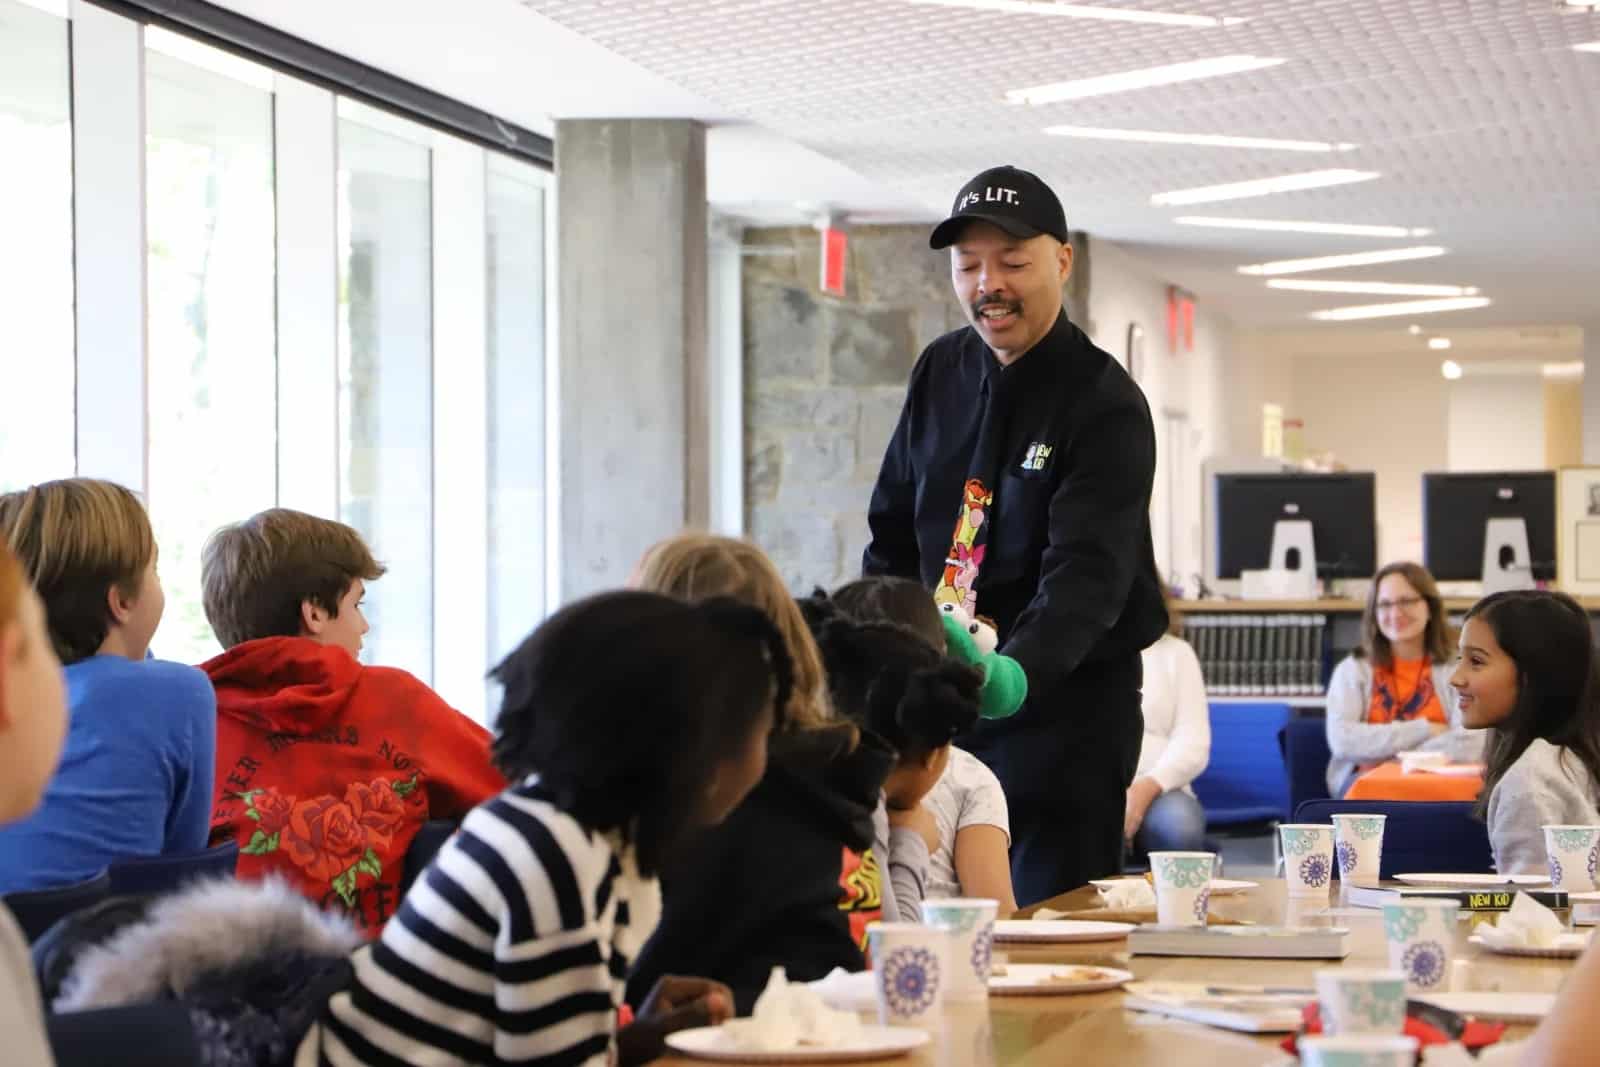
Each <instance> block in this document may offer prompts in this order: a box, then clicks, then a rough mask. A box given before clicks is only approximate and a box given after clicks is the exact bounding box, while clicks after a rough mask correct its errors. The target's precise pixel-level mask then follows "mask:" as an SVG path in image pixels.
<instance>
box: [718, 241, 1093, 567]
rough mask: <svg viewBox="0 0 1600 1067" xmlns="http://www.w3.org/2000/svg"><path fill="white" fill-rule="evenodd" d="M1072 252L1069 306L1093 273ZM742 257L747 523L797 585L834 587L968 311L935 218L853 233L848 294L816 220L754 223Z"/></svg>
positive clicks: (856, 561)
mask: <svg viewBox="0 0 1600 1067" xmlns="http://www.w3.org/2000/svg"><path fill="white" fill-rule="evenodd" d="M1074 247H1075V248H1077V249H1078V255H1079V261H1078V269H1075V270H1074V272H1073V274H1074V277H1073V284H1071V285H1070V286H1069V290H1068V296H1069V300H1070V301H1071V304H1069V314H1070V313H1071V310H1070V308H1071V306H1082V305H1080V304H1079V303H1078V302H1079V301H1083V302H1085V303H1086V301H1087V280H1088V277H1089V272H1088V270H1087V269H1086V268H1087V266H1088V264H1087V260H1088V257H1087V255H1086V254H1085V253H1086V251H1087V249H1086V248H1085V247H1081V246H1080V242H1079V241H1077V240H1076V239H1075V240H1074ZM743 252H744V256H743V260H742V270H741V281H742V286H741V288H742V300H743V303H744V383H745V402H744V419H745V529H746V531H747V532H748V533H749V536H750V537H751V538H752V539H754V540H755V541H756V542H757V543H758V544H760V545H761V546H762V547H763V548H764V549H766V551H767V553H768V554H769V555H771V556H772V558H773V560H774V561H775V562H776V563H777V565H778V568H779V570H780V571H781V572H782V574H783V576H784V580H785V581H786V582H788V584H789V586H790V588H791V589H793V590H795V591H797V592H809V591H810V590H811V588H812V587H813V586H816V585H822V586H824V587H826V588H830V589H831V588H834V587H835V586H837V585H839V584H841V583H842V582H845V581H848V580H849V579H851V578H853V577H855V576H856V575H857V574H859V573H860V568H861V552H862V549H863V548H865V547H866V543H867V518H866V516H867V501H868V498H869V497H870V496H871V493H872V485H873V482H874V481H875V480H876V479H877V475H878V466H879V464H880V463H882V461H883V451H884V447H885V446H886V445H887V444H888V441H889V435H890V434H891V433H892V432H893V430H894V426H895V422H896V420H897V419H898V418H899V415H900V405H901V403H902V401H903V399H904V396H905V386H906V380H907V378H908V377H909V376H910V373H911V366H912V364H913V363H915V362H916V358H917V355H918V353H920V352H921V351H922V348H923V346H925V345H926V344H927V343H928V342H930V341H932V340H933V339H934V338H936V337H938V336H939V335H940V334H942V333H945V332H947V331H949V330H953V329H956V328H958V327H960V326H962V325H964V324H965V322H966V320H965V318H964V317H963V315H962V313H961V309H960V308H959V307H958V306H957V305H956V301H955V298H954V296H953V295H952V293H951V290H950V272H949V261H948V258H947V255H946V254H945V253H942V252H934V251H932V250H930V249H929V248H928V227H927V226H925V225H916V226H864V227H858V228H855V229H852V230H851V231H850V246H849V260H848V264H847V269H846V289H845V295H844V297H842V298H838V297H833V296H825V295H823V293H822V292H821V290H820V288H819V286H818V282H819V274H820V263H819V259H818V257H819V253H820V239H819V237H818V234H817V231H816V230H814V229H811V228H810V227H804V228H785V229H771V228H769V229H749V230H746V231H745V233H744V239H743ZM1080 270H1081V276H1080V273H1079V272H1080ZM951 507H952V509H953V508H954V507H955V505H954V504H953V503H952V505H951ZM953 513H954V512H953V511H952V514H953Z"/></svg>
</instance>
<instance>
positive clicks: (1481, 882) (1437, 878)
mask: <svg viewBox="0 0 1600 1067" xmlns="http://www.w3.org/2000/svg"><path fill="white" fill-rule="evenodd" d="M1394 880H1395V881H1397V882H1404V883H1405V884H1406V885H1436V886H1458V885H1459V886H1467V887H1468V888H1472V889H1478V888H1481V887H1483V886H1491V885H1521V886H1541V885H1549V884H1550V879H1549V878H1547V877H1545V876H1544V875H1542V874H1397V875H1395V876H1394Z"/></svg>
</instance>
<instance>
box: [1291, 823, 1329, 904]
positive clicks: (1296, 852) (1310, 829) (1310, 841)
mask: <svg viewBox="0 0 1600 1067" xmlns="http://www.w3.org/2000/svg"><path fill="white" fill-rule="evenodd" d="M1278 837H1279V840H1280V841H1281V842H1282V844H1283V880H1284V882H1286V883H1287V884H1288V888H1289V895H1290V896H1291V897H1326V896H1327V895H1328V887H1329V886H1330V885H1332V884H1333V827H1332V826H1328V825H1325V824H1323V823H1284V824H1283V825H1282V826H1279V827H1278Z"/></svg>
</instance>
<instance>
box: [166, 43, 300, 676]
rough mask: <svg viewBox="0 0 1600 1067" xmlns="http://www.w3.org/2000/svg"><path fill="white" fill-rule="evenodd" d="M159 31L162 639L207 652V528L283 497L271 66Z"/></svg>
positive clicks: (173, 650)
mask: <svg viewBox="0 0 1600 1067" xmlns="http://www.w3.org/2000/svg"><path fill="white" fill-rule="evenodd" d="M147 40H148V41H149V42H150V47H149V48H148V49H147V52H146V60H145V62H146V68H145V69H146V80H147V86H146V108H147V114H148V120H147V121H148V130H147V142H146V144H147V155H146V163H145V166H146V183H147V194H146V195H147V197H148V216H147V223H146V225H147V227H148V234H149V257H148V263H149V276H148V277H149V281H148V293H149V297H148V299H149V345H150V349H149V360H150V364H149V415H150V417H149V438H150V446H149V447H150V453H149V472H150V482H149V500H150V517H151V522H152V524H153V525H154V526H155V533H156V542H157V544H158V545H159V546H160V550H161V574H162V582H163V585H164V586H165V588H166V593H167V612H166V616H165V618H164V619H163V622H162V626H161V630H160V633H159V634H158V636H157V639H156V645H155V651H156V654H157V655H159V656H162V657H164V658H168V659H180V660H185V661H188V662H198V661H199V660H202V659H204V658H206V657H208V656H211V655H214V654H215V653H216V652H217V651H218V646H217V643H216V639H215V637H214V636H213V635H212V632H211V627H210V624H209V623H207V622H206V618H205V613H204V611H203V609H202V606H201V599H200V554H201V549H202V548H203V547H204V545H205V540H206V538H207V537H208V536H209V535H210V534H211V532H212V531H213V530H214V529H216V528H217V527H218V526H221V525H223V524H224V523H228V522H233V521H237V520H239V519H242V518H245V517H246V516H248V515H251V514H253V513H255V512H257V511H260V510H262V509H263V508H269V507H272V506H273V504H274V503H275V501H276V499H277V405H276V395H277V387H276V381H277V376H276V350H277V346H276V340H275V298H274V277H275V273H276V268H275V258H276V255H275V246H274V241H275V238H274V225H273V176H272V158H273V157H272V152H273V130H272V95H271V93H270V91H268V89H267V88H266V87H267V86H270V84H271V82H270V75H267V74H266V73H265V72H263V71H260V69H259V68H255V67H252V66H250V65H248V64H246V65H244V66H242V67H240V66H238V63H239V61H237V60H235V59H233V58H232V57H231V56H226V55H223V54H222V53H218V52H214V51H212V50H211V49H206V48H203V47H202V46H199V45H196V44H193V43H192V42H188V41H184V40H182V39H181V38H174V37H172V35H170V34H161V33H160V32H159V31H154V30H152V31H150V35H149V37H148V38H147ZM158 49H163V50H158ZM169 52H172V53H176V54H177V55H182V56H183V57H184V58H182V59H180V58H176V56H175V55H174V54H168V53H169ZM197 63H198V64H204V66H202V65H197ZM207 67H210V68H211V69H206V68H207ZM220 71H230V72H234V73H237V74H238V75H239V76H240V77H243V78H246V79H249V80H250V81H253V82H255V84H247V82H246V81H242V80H239V77H233V76H230V75H229V73H221V72H220Z"/></svg>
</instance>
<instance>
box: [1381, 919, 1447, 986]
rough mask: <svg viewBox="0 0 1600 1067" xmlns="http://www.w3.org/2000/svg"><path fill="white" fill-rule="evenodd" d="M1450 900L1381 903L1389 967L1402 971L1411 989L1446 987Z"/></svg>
mask: <svg viewBox="0 0 1600 1067" xmlns="http://www.w3.org/2000/svg"><path fill="white" fill-rule="evenodd" d="M1460 910H1461V906H1460V905H1459V904H1457V903H1456V902H1455V901H1453V900H1397V901H1390V902H1388V903H1386V904H1384V906H1383V938H1384V940H1385V941H1387V942H1388V944H1389V967H1390V969H1391V970H1396V971H1399V972H1401V973H1402V974H1404V975H1405V979H1406V990H1407V992H1411V993H1441V992H1444V991H1445V990H1447V989H1449V988H1450V952H1451V949H1452V948H1453V946H1454V945H1455V940H1456V916H1457V914H1458V913H1459V912H1460Z"/></svg>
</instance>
